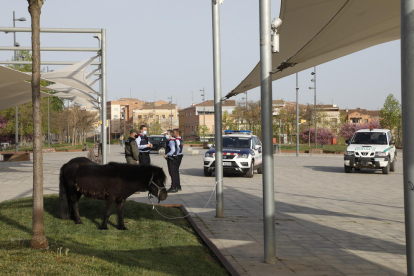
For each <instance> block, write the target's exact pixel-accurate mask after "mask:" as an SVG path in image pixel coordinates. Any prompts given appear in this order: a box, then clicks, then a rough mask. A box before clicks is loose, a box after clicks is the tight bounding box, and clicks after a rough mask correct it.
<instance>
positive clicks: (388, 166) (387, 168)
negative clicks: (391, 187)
mask: <svg viewBox="0 0 414 276" xmlns="http://www.w3.org/2000/svg"><path fill="white" fill-rule="evenodd" d="M389 172H390V162H389V161H388V163H387V166H386V167H384V168H382V174H388V173H389Z"/></svg>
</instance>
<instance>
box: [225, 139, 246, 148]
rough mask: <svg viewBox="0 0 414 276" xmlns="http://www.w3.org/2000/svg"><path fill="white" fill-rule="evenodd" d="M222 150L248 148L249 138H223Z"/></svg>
mask: <svg viewBox="0 0 414 276" xmlns="http://www.w3.org/2000/svg"><path fill="white" fill-rule="evenodd" d="M223 148H250V138H249V137H223Z"/></svg>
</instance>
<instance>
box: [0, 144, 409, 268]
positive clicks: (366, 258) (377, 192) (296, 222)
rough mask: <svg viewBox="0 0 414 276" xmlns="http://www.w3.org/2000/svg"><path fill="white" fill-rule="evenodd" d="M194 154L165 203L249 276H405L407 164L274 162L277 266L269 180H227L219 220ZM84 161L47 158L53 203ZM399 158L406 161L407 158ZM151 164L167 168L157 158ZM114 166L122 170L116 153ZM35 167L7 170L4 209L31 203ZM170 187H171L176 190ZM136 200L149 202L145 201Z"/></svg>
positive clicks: (333, 159) (323, 159) (281, 158)
mask: <svg viewBox="0 0 414 276" xmlns="http://www.w3.org/2000/svg"><path fill="white" fill-rule="evenodd" d="M203 152H204V151H203V150H200V155H199V156H191V155H188V154H187V152H186V155H185V157H184V159H183V163H182V167H181V182H182V187H183V191H182V192H180V193H177V194H171V195H169V197H168V199H167V200H166V201H164V202H162V203H165V204H183V205H184V206H185V207H186V208H187V210H188V211H189V212H195V213H198V215H193V217H194V218H195V221H196V222H197V224H198V225H199V226H200V228H201V229H202V230H203V231H204V232H205V233H206V235H207V236H208V237H209V238H210V239H211V240H212V241H213V242H214V243H215V244H216V246H217V247H218V248H219V249H220V250H221V252H222V253H223V254H224V255H225V256H226V257H227V258H228V260H229V261H230V262H231V263H232V264H233V265H234V267H235V268H236V269H237V270H238V271H239V273H240V274H241V275H406V258H405V232H404V209H403V204H404V201H403V185H402V179H403V176H402V160H401V158H400V159H399V160H398V163H397V171H396V172H395V173H391V174H390V175H383V174H382V173H381V172H380V171H377V172H374V171H368V170H362V171H360V172H358V173H351V174H345V173H344V169H343V157H342V156H341V155H320V156H318V155H314V156H312V157H311V156H308V155H305V154H303V155H302V156H300V157H296V156H293V155H277V156H276V157H275V199H276V202H275V210H276V247H277V249H276V250H277V264H275V265H270V264H265V263H263V250H264V249H263V219H262V211H263V209H262V207H263V203H262V179H261V175H258V174H256V175H255V176H254V177H253V178H244V177H242V176H239V175H226V176H225V178H224V186H225V188H224V198H225V201H224V209H225V210H224V215H225V218H215V202H214V196H213V199H212V201H211V202H210V203H209V205H208V206H207V207H206V208H205V209H203V207H204V206H205V205H206V203H207V201H208V199H209V197H210V196H211V194H212V191H213V189H214V185H215V179H214V176H213V177H204V176H203V171H202V158H203V156H202V153H203ZM85 155H86V154H85V153H81V152H78V153H48V154H45V155H44V166H45V181H44V183H45V184H44V189H45V194H49V193H58V176H59V168H60V167H61V166H62V164H63V163H65V162H67V161H68V160H69V159H71V158H73V157H76V156H85ZM400 156H401V155H400ZM151 158H152V162H153V163H154V164H156V165H159V166H163V167H164V169H165V171H166V162H165V160H164V159H163V158H162V157H161V156H159V155H157V154H151ZM108 160H109V161H119V162H123V161H124V159H123V155H122V148H121V147H120V146H112V147H111V153H110V154H109V155H108ZM31 165H32V163H31V162H13V163H0V185H2V193H1V194H0V201H3V200H9V199H14V198H20V197H27V196H31V195H32V173H31V171H32V167H31ZM168 186H169V185H168ZM130 199H132V200H135V201H140V202H148V199H147V198H146V194H139V195H138V194H137V195H133V196H132V197H131V198H130Z"/></svg>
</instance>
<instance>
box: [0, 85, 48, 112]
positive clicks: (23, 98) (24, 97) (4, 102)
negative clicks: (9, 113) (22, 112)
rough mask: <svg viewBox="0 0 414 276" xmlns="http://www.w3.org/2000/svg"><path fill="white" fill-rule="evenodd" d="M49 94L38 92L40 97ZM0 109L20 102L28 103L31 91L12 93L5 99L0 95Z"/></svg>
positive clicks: (30, 98)
mask: <svg viewBox="0 0 414 276" xmlns="http://www.w3.org/2000/svg"><path fill="white" fill-rule="evenodd" d="M49 96H51V95H50V94H47V93H43V92H40V97H42V98H44V97H49ZM0 99H1V100H0V111H1V110H5V109H8V108H10V107H14V106H17V105H21V104H26V103H30V102H31V101H32V91H31V90H30V91H24V92H21V93H19V94H18V95H14V96H12V97H8V98H6V99H3V98H1V96H0Z"/></svg>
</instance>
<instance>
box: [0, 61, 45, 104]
mask: <svg viewBox="0 0 414 276" xmlns="http://www.w3.org/2000/svg"><path fill="white" fill-rule="evenodd" d="M31 78H32V76H31V75H29V74H26V73H23V72H20V71H17V70H14V69H11V68H7V67H4V66H0V110H5V109H8V108H10V107H14V106H17V105H21V104H25V103H29V102H31V101H32V85H31V84H30V83H29V82H26V80H30V79H31ZM41 89H42V90H48V89H47V88H45V87H41ZM47 96H49V94H47V93H42V92H41V97H42V98H44V97H47Z"/></svg>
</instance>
